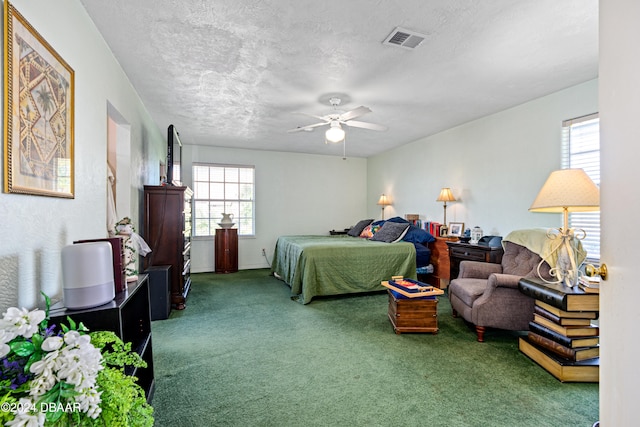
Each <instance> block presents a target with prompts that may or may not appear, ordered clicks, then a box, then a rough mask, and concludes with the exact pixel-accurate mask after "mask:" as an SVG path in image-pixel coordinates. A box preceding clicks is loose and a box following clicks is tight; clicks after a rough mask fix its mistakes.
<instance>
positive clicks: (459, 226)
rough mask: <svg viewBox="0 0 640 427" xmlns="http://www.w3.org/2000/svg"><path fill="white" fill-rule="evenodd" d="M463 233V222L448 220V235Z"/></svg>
mask: <svg viewBox="0 0 640 427" xmlns="http://www.w3.org/2000/svg"><path fill="white" fill-rule="evenodd" d="M463 233H464V222H450V223H449V236H456V237H460V236H462V234H463Z"/></svg>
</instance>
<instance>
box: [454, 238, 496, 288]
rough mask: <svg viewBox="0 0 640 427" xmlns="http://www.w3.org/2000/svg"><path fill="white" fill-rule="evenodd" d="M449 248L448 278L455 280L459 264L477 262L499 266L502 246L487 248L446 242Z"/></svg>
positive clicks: (473, 244) (472, 244)
mask: <svg viewBox="0 0 640 427" xmlns="http://www.w3.org/2000/svg"><path fill="white" fill-rule="evenodd" d="M447 246H448V247H449V263H450V277H451V278H452V279H455V278H456V277H458V273H459V272H460V262H462V261H479V262H491V263H494V264H500V263H501V262H502V254H503V253H504V249H502V246H497V247H489V246H483V245H478V244H475V243H462V242H447Z"/></svg>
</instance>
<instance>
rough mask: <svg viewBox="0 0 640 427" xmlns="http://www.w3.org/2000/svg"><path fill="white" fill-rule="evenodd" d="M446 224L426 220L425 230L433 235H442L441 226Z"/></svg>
mask: <svg viewBox="0 0 640 427" xmlns="http://www.w3.org/2000/svg"><path fill="white" fill-rule="evenodd" d="M442 225H444V224H440V223H439V222H437V221H426V222H425V223H424V230H425V231H426V232H428V233H429V234H431V235H432V236H433V237H440V227H441V226H442Z"/></svg>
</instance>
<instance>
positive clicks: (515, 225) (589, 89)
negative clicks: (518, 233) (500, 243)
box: [367, 80, 598, 236]
mask: <svg viewBox="0 0 640 427" xmlns="http://www.w3.org/2000/svg"><path fill="white" fill-rule="evenodd" d="M596 111H598V81H597V80H592V81H589V82H586V83H583V84H580V85H577V86H574V87H571V88H569V89H566V90H563V91H560V92H557V93H554V94H551V95H548V96H545V97H543V98H539V99H536V100H534V101H531V102H527V103H525V104H523V105H520V106H517V107H514V108H511V109H509V110H505V111H502V112H500V113H497V114H493V115H491V116H487V117H484V118H481V119H479V120H475V121H473V122H470V123H466V124H464V125H462V126H458V127H456V128H453V129H449V130H447V131H445V132H441V133H439V134H436V135H433V136H430V137H427V138H423V139H420V140H418V141H415V142H413V143H411V144H407V145H405V146H403V147H400V148H398V149H395V150H392V151H389V152H386V153H383V154H381V155H378V156H375V157H371V158H369V159H368V174H367V175H368V178H367V183H368V184H367V192H368V197H367V209H368V213H369V215H378V217H379V215H380V209H379V207H378V206H376V204H375V203H376V202H377V200H378V198H379V197H380V194H381V193H386V194H388V195H390V196H391V197H392V198H393V203H394V204H393V206H390V207H388V208H387V209H385V217H390V216H392V215H399V216H404V215H405V214H407V213H413V214H420V217H421V218H422V219H423V220H430V221H438V222H442V221H443V204H442V203H441V202H436V198H437V197H438V194H439V193H440V189H441V188H442V187H451V189H452V191H453V194H454V196H455V197H456V199H458V201H457V202H452V203H449V204H448V206H447V222H451V221H455V222H464V223H465V227H469V228H473V227H474V226H476V225H477V226H480V227H481V228H482V229H483V231H484V234H486V235H489V234H492V235H501V236H505V235H507V234H508V233H509V232H510V231H512V230H515V229H519V228H528V227H549V226H552V227H559V226H561V225H562V220H561V217H560V215H559V214H544V213H530V212H529V211H528V209H529V206H531V203H532V202H533V199H534V198H535V197H536V195H537V194H538V191H539V190H540V188H541V187H542V185H543V184H544V182H545V180H546V179H547V177H548V175H549V173H550V172H551V171H553V170H555V169H559V168H560V141H561V124H562V121H563V120H566V119H570V118H574V117H579V116H582V115H585V114H590V113H594V112H596ZM425 114H428V112H426V113H425Z"/></svg>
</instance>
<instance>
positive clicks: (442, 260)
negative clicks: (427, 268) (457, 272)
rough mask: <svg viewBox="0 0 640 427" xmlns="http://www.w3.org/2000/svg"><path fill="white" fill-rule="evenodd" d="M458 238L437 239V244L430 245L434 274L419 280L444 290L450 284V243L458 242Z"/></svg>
mask: <svg viewBox="0 0 640 427" xmlns="http://www.w3.org/2000/svg"><path fill="white" fill-rule="evenodd" d="M457 241H458V238H457V237H436V240H435V242H432V243H429V249H431V265H433V273H432V274H430V275H428V276H426V277H424V278H422V277H418V280H421V279H422V280H421V281H424V282H426V283H428V284H430V285H431V286H435V287H436V288H440V289H444V288H446V287H447V285H448V284H449V280H450V278H451V277H450V275H449V270H450V269H449V259H450V257H449V246H448V244H449V243H454V242H457Z"/></svg>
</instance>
